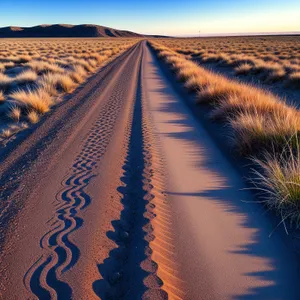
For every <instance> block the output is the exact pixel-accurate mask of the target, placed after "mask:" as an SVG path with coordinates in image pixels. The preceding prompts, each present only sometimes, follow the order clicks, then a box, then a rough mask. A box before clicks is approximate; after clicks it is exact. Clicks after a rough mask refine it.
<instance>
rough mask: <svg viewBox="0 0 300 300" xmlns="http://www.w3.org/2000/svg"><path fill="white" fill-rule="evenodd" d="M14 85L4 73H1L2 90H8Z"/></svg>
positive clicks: (0, 88) (0, 86) (0, 85)
mask: <svg viewBox="0 0 300 300" xmlns="http://www.w3.org/2000/svg"><path fill="white" fill-rule="evenodd" d="M12 83H13V80H12V79H11V78H10V77H9V76H7V75H5V74H3V73H0V90H7V89H8V88H9V87H10V86H11V85H12Z"/></svg>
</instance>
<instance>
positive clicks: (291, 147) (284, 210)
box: [253, 133, 300, 227]
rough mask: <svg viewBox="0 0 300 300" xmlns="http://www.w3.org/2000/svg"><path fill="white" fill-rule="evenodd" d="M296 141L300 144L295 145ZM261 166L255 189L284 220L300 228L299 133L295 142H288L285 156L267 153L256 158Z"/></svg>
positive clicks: (283, 153) (283, 152)
mask: <svg viewBox="0 0 300 300" xmlns="http://www.w3.org/2000/svg"><path fill="white" fill-rule="evenodd" d="M295 140H296V145H295ZM253 160H254V162H255V163H256V164H257V165H258V166H259V169H258V170H254V173H255V175H256V176H255V178H254V180H253V183H254V185H255V189H256V190H257V191H259V192H262V197H264V201H265V203H266V205H267V206H268V207H270V208H271V209H274V210H275V211H277V212H279V213H280V215H281V217H282V221H283V222H284V221H285V220H287V219H289V220H290V221H291V223H293V224H296V226H297V227H299V225H300V150H299V143H298V138H297V133H295V135H294V141H293V142H291V141H287V142H286V147H285V149H284V150H283V151H282V153H281V155H279V156H278V155H277V154H276V153H273V154H270V153H265V155H264V156H263V158H259V159H258V158H255V159H253Z"/></svg>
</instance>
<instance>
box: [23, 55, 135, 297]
mask: <svg viewBox="0 0 300 300" xmlns="http://www.w3.org/2000/svg"><path fill="white" fill-rule="evenodd" d="M134 63H135V61H134V60H130V61H129V60H128V61H127V64H125V66H124V67H123V68H124V69H125V70H126V71H124V73H121V72H119V77H118V78H117V80H116V83H115V84H114V85H113V86H112V87H111V93H109V95H110V96H109V97H108V99H107V100H106V102H105V105H104V106H103V109H102V110H101V112H100V115H99V117H98V119H97V121H96V122H95V124H94V125H93V127H92V128H91V130H90V131H89V133H88V135H87V137H86V142H85V144H84V145H83V147H82V149H81V152H80V153H79V154H78V156H77V157H76V159H75V162H74V164H73V166H72V167H71V169H70V171H69V174H68V175H67V176H65V178H64V180H63V181H62V189H61V190H60V192H59V193H58V194H57V196H56V201H57V209H56V213H55V216H54V217H52V218H51V222H52V225H51V226H52V229H51V230H49V231H48V232H47V233H46V234H45V235H44V236H43V237H42V238H41V240H40V245H41V248H42V249H43V252H44V253H43V255H42V256H41V257H40V258H39V259H38V260H37V261H36V262H35V263H34V264H33V265H32V266H31V267H30V268H29V270H28V272H27V273H26V274H25V276H24V284H25V286H26V288H27V289H28V290H30V291H31V292H32V293H33V294H34V295H35V296H36V297H38V298H40V299H71V298H72V288H71V286H70V285H69V284H68V283H66V282H63V281H61V280H60V279H59V278H60V277H61V275H62V274H63V273H64V272H67V271H68V270H70V269H71V268H72V267H73V266H74V265H75V264H76V263H77V261H78V259H79V258H80V249H79V248H78V247H77V246H76V245H75V243H74V242H72V241H71V240H70V236H71V234H72V232H74V231H75V230H77V229H78V228H80V227H81V226H82V225H83V224H84V220H83V219H82V218H81V217H80V211H82V210H84V209H85V208H86V207H88V205H89V204H90V203H91V201H92V199H91V197H90V196H89V194H88V192H87V191H86V188H87V186H88V185H89V183H90V181H91V180H92V179H93V178H94V177H95V176H97V168H98V165H99V161H100V160H101V157H102V156H103V155H104V154H105V152H106V149H107V147H108V145H109V142H110V140H111V138H112V136H113V134H114V127H115V124H116V121H117V118H118V116H119V115H120V113H121V111H122V107H123V105H124V103H125V102H126V99H127V98H128V97H126V95H127V94H128V91H129V87H126V86H127V85H126V84H127V83H128V82H129V81H130V78H131V72H132V70H133V68H132V64H134ZM124 87H125V88H124Z"/></svg>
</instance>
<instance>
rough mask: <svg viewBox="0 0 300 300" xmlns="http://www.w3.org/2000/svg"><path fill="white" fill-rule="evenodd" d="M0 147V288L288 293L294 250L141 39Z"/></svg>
mask: <svg viewBox="0 0 300 300" xmlns="http://www.w3.org/2000/svg"><path fill="white" fill-rule="evenodd" d="M1 157H2V158H1V159H2V161H1V166H0V172H1V179H0V180H1V183H2V189H1V200H2V201H1V203H0V214H1V216H0V222H1V223H0V226H1V232H0V233H1V235H0V238H1V239H0V241H1V254H0V272H1V279H0V297H1V299H99V298H100V299H130V300H132V299H299V293H298V290H297V289H298V288H297V285H298V284H297V282H298V279H299V277H298V267H299V266H298V261H297V257H296V255H295V253H294V251H293V250H292V249H291V248H290V247H289V245H287V244H286V242H285V239H284V238H283V237H282V234H281V232H280V231H275V232H274V233H273V235H272V236H271V238H269V234H270V233H271V232H272V230H273V227H272V226H273V224H272V223H271V222H270V221H269V220H268V218H267V217H266V216H265V215H264V211H263V209H262V207H261V206H260V205H258V204H255V203H254V199H253V196H252V195H251V194H250V193H249V192H247V191H245V190H242V189H243V188H244V187H245V186H244V183H243V181H242V179H241V178H240V176H239V175H238V173H237V172H236V171H235V169H234V167H233V166H232V165H231V164H230V163H229V162H228V160H227V159H226V157H224V156H223V155H222V153H221V152H220V150H219V149H218V148H217V146H216V145H215V143H214V142H213V140H212V138H211V137H210V135H209V133H208V132H206V131H205V130H204V129H203V128H202V127H201V125H200V123H199V122H198V121H197V120H196V119H194V117H193V115H192V114H191V112H190V111H189V109H188V108H187V107H186V106H185V104H184V101H183V99H181V98H180V96H178V95H177V94H176V92H175V91H174V90H173V88H172V85H171V84H170V82H169V81H168V79H167V78H166V77H165V76H164V74H163V73H162V71H161V69H160V67H159V64H158V62H157V60H156V58H155V57H154V55H153V54H152V53H151V51H150V49H149V48H148V46H147V44H146V42H145V41H143V42H140V43H138V44H137V45H135V46H134V47H133V48H131V49H130V50H128V51H127V52H126V53H124V54H123V55H121V56H120V57H119V58H117V59H116V60H115V61H114V62H112V63H111V64H109V65H108V66H106V67H105V68H104V69H103V70H101V71H100V72H99V73H98V74H97V75H95V76H94V77H93V78H92V79H91V80H90V81H89V82H88V83H87V84H86V85H85V86H84V87H83V88H82V89H81V90H79V91H77V92H76V93H75V95H74V96H73V97H72V98H71V99H70V100H69V101H68V102H66V103H64V104H62V105H61V106H59V107H57V108H56V109H55V111H54V112H53V113H52V114H49V116H47V117H46V118H45V119H44V121H43V122H42V123H41V124H39V125H38V126H37V128H35V129H34V130H32V131H31V132H30V133H29V134H28V136H27V137H26V138H25V137H24V139H23V138H22V137H21V138H20V140H19V143H18V145H16V146H15V145H12V146H11V149H5V150H3V155H2V156H1Z"/></svg>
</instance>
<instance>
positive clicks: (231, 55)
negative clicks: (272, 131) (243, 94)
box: [159, 36, 300, 89]
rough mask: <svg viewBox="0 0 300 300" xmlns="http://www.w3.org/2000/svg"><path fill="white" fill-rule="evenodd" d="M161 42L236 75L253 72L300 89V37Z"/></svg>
mask: <svg viewBox="0 0 300 300" xmlns="http://www.w3.org/2000/svg"><path fill="white" fill-rule="evenodd" d="M159 42H160V44H162V45H164V46H166V47H168V48H170V49H172V50H174V51H175V52H177V53H180V54H183V55H185V56H186V57H187V58H189V59H192V60H194V61H199V62H201V63H217V64H218V65H220V66H222V65H223V66H227V67H230V68H232V69H233V70H234V72H235V74H236V75H239V76H241V75H253V76H255V77H256V78H258V79H259V80H260V81H265V82H268V83H275V82H279V81H280V82H283V83H284V85H285V86H286V87H291V88H295V89H300V39H299V37H295V36H279V37H266V36H261V37H215V38H187V39H161V40H160V41H159Z"/></svg>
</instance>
